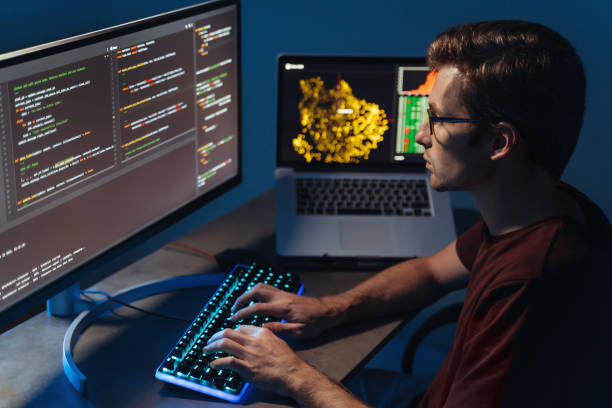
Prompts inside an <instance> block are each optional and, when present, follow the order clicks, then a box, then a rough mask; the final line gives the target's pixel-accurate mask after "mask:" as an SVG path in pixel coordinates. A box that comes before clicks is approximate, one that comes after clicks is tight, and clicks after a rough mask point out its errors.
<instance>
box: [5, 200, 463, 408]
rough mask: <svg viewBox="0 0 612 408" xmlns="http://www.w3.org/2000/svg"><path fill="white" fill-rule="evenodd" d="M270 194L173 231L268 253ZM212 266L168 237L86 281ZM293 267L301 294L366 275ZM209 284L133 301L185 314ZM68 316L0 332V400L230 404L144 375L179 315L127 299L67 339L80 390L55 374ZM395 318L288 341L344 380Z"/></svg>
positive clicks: (107, 284) (180, 327) (209, 246)
mask: <svg viewBox="0 0 612 408" xmlns="http://www.w3.org/2000/svg"><path fill="white" fill-rule="evenodd" d="M273 202H274V200H273V193H272V192H267V193H265V194H263V195H262V196H260V197H258V198H256V199H255V200H253V201H251V202H249V203H247V204H245V205H243V206H242V207H240V208H238V209H236V210H235V211H232V212H231V213H229V214H227V215H225V216H223V217H220V218H219V219H217V220H214V221H213V222H211V223H209V224H207V225H205V226H204V227H202V228H199V229H197V230H196V231H194V232H193V233H190V234H188V235H186V236H184V237H183V238H182V239H181V241H182V242H185V243H187V244H190V245H194V246H197V247H199V248H202V249H204V250H206V251H208V252H211V253H218V252H220V251H222V250H223V249H225V248H228V247H230V248H250V249H254V250H257V251H260V252H262V253H263V254H266V255H269V256H271V255H273V254H274V205H273ZM253 214H257V216H253ZM215 272H218V271H217V270H216V268H215V265H213V264H212V263H211V262H210V261H209V260H207V259H204V258H202V257H200V256H197V255H194V254H193V253H190V252H187V251H184V250H182V249H180V248H179V249H176V248H174V247H172V248H170V247H169V248H162V249H160V250H158V251H156V252H155V253H153V254H151V255H149V256H148V257H146V258H144V259H142V260H140V261H138V262H136V263H134V264H132V265H131V266H129V267H127V268H125V269H123V270H121V271H119V272H117V273H115V274H114V275H112V276H110V277H109V278H107V279H105V280H103V281H101V282H99V283H98V284H96V285H95V288H96V289H100V290H105V291H108V292H110V293H115V292H117V291H119V290H122V289H124V288H126V287H130V286H134V285H138V284H141V283H144V282H148V281H152V280H156V279H161V278H165V277H170V276H176V275H188V274H198V273H215ZM298 273H299V274H300V277H301V279H302V281H303V282H304V285H305V288H306V289H305V295H310V296H323V295H326V294H331V293H337V292H340V291H342V290H345V289H347V288H350V287H352V286H354V285H355V284H357V283H359V282H361V281H363V280H365V279H367V278H368V277H370V276H371V275H372V273H371V272H356V271H355V272H352V271H303V272H298ZM214 289H215V288H200V289H189V290H182V291H178V292H173V293H166V294H162V295H157V296H153V297H150V298H147V299H144V300H141V301H139V302H136V303H135V305H137V306H140V307H142V308H146V309H149V310H154V311H157V312H159V313H164V314H172V315H178V316H182V317H185V318H187V319H188V320H191V319H192V318H193V316H195V315H196V313H197V312H198V311H199V310H200V309H201V307H202V306H203V304H204V302H205V301H206V300H207V299H208V298H209V297H210V295H211V294H212V292H213V291H214ZM458 296H460V295H458ZM455 297H457V296H455ZM446 301H448V299H444V298H443V299H442V302H446ZM419 314H421V313H419ZM405 317H406V316H404V318H405ZM414 320H415V319H413V321H414ZM70 323H71V319H70V318H58V317H52V316H47V314H46V313H41V314H39V315H37V316H35V317H33V318H32V319H30V320H28V321H26V322H25V323H22V324H21V325H19V326H17V327H16V328H14V329H12V330H10V331H8V332H6V333H4V334H2V335H0V353H1V355H2V357H1V358H0V402H1V404H0V405H2V406H3V407H24V406H27V407H29V406H32V407H34V406H36V407H38V406H62V407H93V406H95V407H106V406H108V407H121V406H130V407H140V406H143V407H144V406H146V407H152V406H155V407H170V406H172V407H192V406H198V407H199V406H202V402H204V401H205V402H206V404H205V405H206V406H211V407H224V406H232V407H234V406H235V405H233V404H229V403H223V402H220V400H217V399H215V398H211V397H207V396H204V395H201V394H198V393H195V392H191V391H189V390H184V389H181V388H176V387H174V386H171V385H167V384H165V383H162V382H160V381H157V380H156V379H155V378H154V376H153V374H154V371H155V368H156V367H157V365H158V364H159V363H160V362H161V361H162V359H163V358H164V356H165V355H166V354H167V353H168V351H169V350H170V348H171V347H172V345H173V344H174V343H175V342H176V340H177V339H178V338H179V336H180V335H181V334H182V333H183V331H184V330H185V328H186V326H187V324H186V323H184V322H179V321H172V320H164V319H160V318H156V317H152V316H147V315H143V314H140V313H138V312H135V311H132V310H130V309H127V308H120V309H117V310H116V313H114V314H109V315H107V316H105V317H103V318H101V319H98V320H97V321H96V322H95V323H94V324H93V325H92V326H90V327H89V328H88V329H87V330H86V331H85V332H84V333H83V335H82V336H81V338H80V339H79V341H78V342H77V344H76V346H75V348H74V358H75V362H76V364H77V365H78V367H79V368H80V369H81V371H82V372H83V373H84V374H85V375H86V376H87V377H88V380H89V384H88V387H89V392H88V394H87V395H86V396H82V395H80V394H79V393H77V392H76V391H75V390H74V389H73V388H72V386H71V385H70V383H69V382H68V380H67V379H66V378H65V376H64V374H63V370H62V363H61V349H62V341H63V337H64V333H65V331H66V329H67V327H68V326H69V325H70ZM403 323H404V321H402V319H401V318H399V317H396V318H390V319H388V320H386V321H379V322H376V323H366V324H360V325H356V326H351V327H350V328H349V327H342V328H339V329H338V330H334V332H333V333H329V334H327V335H325V336H323V338H322V339H321V340H320V341H309V342H295V343H292V347H293V348H294V349H295V350H296V351H297V353H298V354H299V355H300V356H301V357H302V358H304V359H305V360H306V361H308V362H309V363H310V364H312V365H313V366H315V367H317V368H319V369H320V370H322V371H323V372H324V373H326V374H327V375H328V376H329V377H330V378H332V379H334V380H337V381H346V380H347V379H348V378H349V377H350V376H351V375H352V374H353V373H354V372H356V371H357V370H358V369H359V368H361V366H362V364H364V363H365V361H367V359H368V358H369V357H371V356H373V355H374V353H375V352H376V351H377V350H378V349H379V348H380V347H382V345H383V344H384V343H385V342H386V341H387V340H388V339H390V338H391V337H392V336H393V334H394V333H395V332H397V331H398V330H399V329H400V328H401V326H402V324H403ZM411 324H412V322H411ZM246 405H247V406H250V407H280V406H294V405H295V404H294V403H293V402H292V401H291V400H287V399H282V398H280V397H277V396H275V395H273V394H271V393H267V392H263V391H259V390H254V391H253V392H252V393H251V395H250V396H249V398H248V400H247V402H246Z"/></svg>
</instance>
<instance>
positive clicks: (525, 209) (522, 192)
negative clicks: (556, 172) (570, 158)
mask: <svg viewBox="0 0 612 408" xmlns="http://www.w3.org/2000/svg"><path fill="white" fill-rule="evenodd" d="M472 195H473V197H474V202H475V204H476V206H477V207H478V209H479V210H480V213H481V215H482V218H483V220H484V222H485V223H486V224H487V227H488V229H489V232H490V233H491V235H493V236H498V235H502V234H507V233H509V232H512V231H516V230H518V229H521V228H524V227H526V226H528V225H531V224H534V223H536V222H538V221H541V220H544V219H547V218H551V217H558V216H570V217H574V218H577V219H579V220H580V219H581V217H582V215H581V213H580V209H579V208H578V207H577V205H576V203H575V202H573V200H571V198H569V196H567V194H565V193H563V192H562V191H561V190H559V188H558V187H557V182H556V181H555V180H554V178H553V177H551V176H549V175H548V174H547V173H546V172H544V171H543V170H540V169H538V168H525V167H523V168H521V169H512V170H511V171H506V172H500V173H498V174H497V175H495V176H493V177H492V179H491V180H488V181H487V183H485V184H484V185H482V186H479V187H478V188H477V189H475V190H473V191H472Z"/></svg>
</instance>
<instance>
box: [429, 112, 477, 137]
mask: <svg viewBox="0 0 612 408" xmlns="http://www.w3.org/2000/svg"><path fill="white" fill-rule="evenodd" d="M427 120H428V121H429V134H431V135H433V134H434V125H433V124H434V122H446V123H488V122H487V121H486V120H482V119H464V118H448V117H444V116H434V115H432V114H431V109H427Z"/></svg>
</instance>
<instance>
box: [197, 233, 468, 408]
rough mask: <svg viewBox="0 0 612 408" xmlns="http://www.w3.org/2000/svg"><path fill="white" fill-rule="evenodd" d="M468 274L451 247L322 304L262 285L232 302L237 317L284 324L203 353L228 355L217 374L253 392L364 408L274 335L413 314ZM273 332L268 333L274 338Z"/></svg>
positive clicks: (231, 335)
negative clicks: (225, 372) (235, 378)
mask: <svg viewBox="0 0 612 408" xmlns="http://www.w3.org/2000/svg"><path fill="white" fill-rule="evenodd" d="M468 274H469V272H468V270H467V269H466V268H465V267H464V266H463V264H462V263H461V261H460V260H459V258H458V256H457V253H456V249H455V242H453V243H451V244H450V245H449V246H447V247H446V248H445V249H443V250H442V251H440V252H438V253H437V254H435V255H433V256H431V257H427V258H421V259H414V260H410V261H407V262H404V263H401V264H399V265H396V266H393V267H391V268H388V269H386V270H384V271H382V272H380V273H379V274H377V275H376V276H374V277H372V278H370V279H368V280H367V281H365V282H363V283H362V284H360V285H358V286H356V287H355V288H353V289H351V290H349V291H347V292H345V293H342V294H340V295H336V296H329V297H325V298H321V299H315V298H309V297H304V296H297V295H293V294H290V293H286V292H282V291H280V290H277V289H275V288H273V287H271V286H268V285H260V286H257V287H255V288H253V289H252V290H251V291H249V292H247V293H246V294H244V295H243V296H242V297H240V298H238V299H237V301H236V305H235V309H240V307H241V306H242V305H245V304H246V305H248V304H249V303H250V302H251V301H253V300H256V301H258V302H260V303H255V304H253V305H251V306H247V307H245V308H244V309H242V310H239V311H238V312H237V313H236V315H235V316H236V318H237V319H240V318H241V317H246V316H248V315H251V314H263V315H266V314H268V315H272V316H277V317H282V318H284V319H286V320H287V323H273V324H272V323H266V325H265V327H263V328H259V327H254V326H240V327H238V328H237V329H236V330H232V329H226V330H223V331H222V332H219V333H216V334H215V335H213V336H212V337H211V339H210V340H209V344H208V345H207V346H206V347H205V348H204V350H205V351H225V352H227V353H230V354H232V356H230V357H224V358H220V359H218V360H215V361H214V362H213V363H211V365H212V366H213V367H216V368H229V369H232V370H235V371H237V372H238V373H239V374H240V375H241V376H242V378H244V379H245V380H246V381H248V382H251V383H253V384H255V385H256V386H258V387H260V388H262V389H266V390H268V391H272V392H275V393H278V394H281V395H285V396H288V397H291V398H293V399H294V400H296V401H297V402H298V403H299V405H300V406H308V407H313V408H339V407H357V408H358V407H364V406H365V405H363V403H362V402H360V401H358V400H357V399H356V398H355V397H354V396H353V395H352V394H350V393H349V392H348V391H347V390H346V389H345V388H344V387H342V386H341V385H339V384H337V383H335V382H333V381H332V380H330V379H329V378H328V377H327V376H325V375H324V374H323V373H321V372H320V371H318V370H316V369H315V368H314V367H312V366H310V365H309V364H307V363H306V362H305V361H304V360H302V359H301V358H300V357H299V356H298V355H297V354H295V353H294V352H293V350H291V348H290V347H289V346H288V345H287V343H285V342H284V341H283V340H281V339H280V338H278V337H276V336H275V335H274V333H276V334H279V333H280V334H283V335H287V334H293V335H294V336H295V337H307V336H309V335H313V333H319V332H320V331H322V330H324V329H325V328H328V327H332V326H334V325H337V324H339V323H341V322H349V321H354V320H358V319H364V318H371V317H375V316H379V315H383V314H385V313H390V312H398V311H401V310H411V309H418V308H420V307H423V306H426V305H428V304H430V303H432V302H434V301H435V300H436V299H438V298H439V297H440V296H442V295H443V294H445V293H447V292H449V291H451V290H454V289H458V288H461V287H463V286H465V285H466V283H467V280H468ZM273 332H274V333H273Z"/></svg>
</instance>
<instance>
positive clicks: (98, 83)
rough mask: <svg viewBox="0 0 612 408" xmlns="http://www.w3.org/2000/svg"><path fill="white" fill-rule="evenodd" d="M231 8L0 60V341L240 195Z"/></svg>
mask: <svg viewBox="0 0 612 408" xmlns="http://www.w3.org/2000/svg"><path fill="white" fill-rule="evenodd" d="M239 6H240V4H239V1H238V0H220V1H213V2H209V3H205V4H201V5H196V6H192V7H188V8H184V9H180V10H176V11H172V12H168V13H164V14H161V15H158V16H154V17H151V18H147V19H143V20H138V21H135V22H132V23H128V24H123V25H120V26H117V27H112V28H108V29H105V30H101V31H96V32H93V33H89V34H85V35H81V36H77V37H73V38H68V39H65V40H61V41H56V42H53V43H49V44H44V45H41V46H37V47H31V48H27V49H24V50H20V51H16V52H11V53H8V54H4V55H0V332H2V331H3V330H6V329H7V328H9V327H11V326H12V325H14V324H15V323H16V322H18V321H21V320H23V319H24V318H25V317H27V316H28V314H31V313H33V311H37V310H39V308H40V305H42V304H44V302H45V300H46V299H48V298H50V297H52V296H54V295H55V294H57V293H59V292H60V291H62V290H64V289H66V288H67V287H69V286H71V285H74V284H75V283H78V282H88V283H89V284H91V283H93V282H95V281H96V280H99V279H102V278H104V277H105V276H107V275H108V274H110V273H112V272H114V271H116V270H118V269H119V268H120V267H122V266H125V265H126V264H127V263H128V261H130V260H131V261H133V260H134V259H133V257H132V259H130V257H129V256H127V257H126V256H125V254H126V253H130V252H134V253H136V252H138V253H139V256H142V255H143V252H142V247H143V246H146V245H145V244H146V242H147V241H150V239H151V237H153V236H155V235H157V234H159V233H160V232H162V231H164V230H167V229H168V228H169V227H170V226H172V225H174V224H175V223H177V222H178V221H179V220H181V219H183V218H184V217H186V216H187V215H189V214H191V213H193V212H194V211H196V210H197V209H199V208H201V207H202V206H203V205H204V204H206V203H208V202H210V201H211V200H212V199H213V198H215V197H217V196H219V195H220V194H222V193H223V192H225V191H227V190H228V189H230V188H231V187H234V186H236V185H237V184H239V183H240V180H241V162H240V153H241V152H240V131H241V129H240V9H239ZM118 259H125V260H124V261H118Z"/></svg>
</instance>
